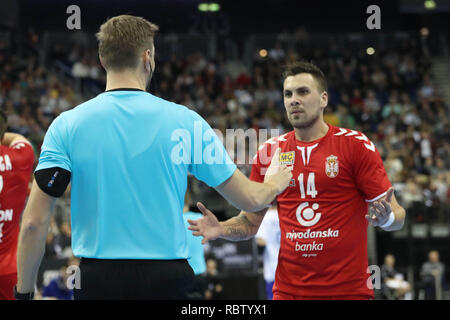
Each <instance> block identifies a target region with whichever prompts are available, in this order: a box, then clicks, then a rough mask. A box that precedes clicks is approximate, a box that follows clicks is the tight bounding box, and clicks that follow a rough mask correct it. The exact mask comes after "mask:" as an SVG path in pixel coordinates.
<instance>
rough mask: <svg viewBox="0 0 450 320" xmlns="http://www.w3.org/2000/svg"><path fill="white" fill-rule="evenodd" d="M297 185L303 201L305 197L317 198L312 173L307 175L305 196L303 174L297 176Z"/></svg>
mask: <svg viewBox="0 0 450 320" xmlns="http://www.w3.org/2000/svg"><path fill="white" fill-rule="evenodd" d="M298 184H299V186H300V195H301V198H302V199H304V198H305V197H306V195H308V196H311V198H315V197H316V196H317V193H318V192H317V190H316V183H315V175H314V172H310V173H309V175H308V181H307V183H306V194H305V183H304V174H303V173H300V174H299V175H298Z"/></svg>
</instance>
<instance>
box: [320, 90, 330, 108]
mask: <svg viewBox="0 0 450 320" xmlns="http://www.w3.org/2000/svg"><path fill="white" fill-rule="evenodd" d="M327 105H328V92H326V91H323V92H322V93H321V94H320V106H321V107H322V108H325V107H326V106H327Z"/></svg>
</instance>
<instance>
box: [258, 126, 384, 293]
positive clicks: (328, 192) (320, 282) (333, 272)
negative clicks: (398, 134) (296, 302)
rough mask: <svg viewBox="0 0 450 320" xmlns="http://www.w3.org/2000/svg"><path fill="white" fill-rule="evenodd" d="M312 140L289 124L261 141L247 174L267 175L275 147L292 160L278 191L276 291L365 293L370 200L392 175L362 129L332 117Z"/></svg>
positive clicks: (380, 193) (261, 177)
mask: <svg viewBox="0 0 450 320" xmlns="http://www.w3.org/2000/svg"><path fill="white" fill-rule="evenodd" d="M328 126H329V130H328V132H327V134H326V135H325V136H324V137H322V138H320V139H318V140H315V141H311V142H301V141H298V140H297V139H296V138H295V133H294V131H291V132H289V133H286V134H284V135H282V136H279V137H276V138H272V139H270V140H268V141H266V142H265V143H264V144H263V145H262V146H261V147H260V148H259V150H258V153H257V154H256V156H255V158H254V161H253V166H252V171H251V174H250V179H251V180H254V181H258V182H262V181H264V174H265V172H266V170H267V167H268V166H269V165H270V161H271V159H272V154H273V153H274V152H275V150H276V148H278V147H279V148H281V153H280V163H283V164H286V165H288V166H293V170H292V174H293V177H292V180H291V183H290V185H289V186H288V187H287V188H286V190H285V191H284V192H283V193H281V194H280V195H278V197H277V202H278V214H279V220H280V229H281V246H280V253H279V257H278V267H277V271H276V277H275V285H274V289H273V290H274V292H277V291H279V292H284V293H288V294H292V295H295V296H339V295H369V296H373V290H371V289H369V287H368V285H367V280H368V279H369V277H370V273H368V256H367V226H368V222H367V221H366V219H365V215H366V214H367V212H368V202H371V201H374V200H376V199H378V198H381V197H383V196H384V195H385V194H386V192H387V190H388V189H389V187H390V186H391V183H390V182H389V180H388V177H387V175H386V171H385V169H384V166H383V161H382V159H381V157H380V154H379V153H378V151H377V150H376V148H375V145H374V144H373V143H372V142H371V141H370V140H369V139H368V138H367V137H366V136H365V135H364V134H362V133H361V132H358V131H354V130H349V129H344V128H338V127H334V126H331V125H328Z"/></svg>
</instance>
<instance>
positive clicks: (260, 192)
mask: <svg viewBox="0 0 450 320" xmlns="http://www.w3.org/2000/svg"><path fill="white" fill-rule="evenodd" d="M279 153H280V149H277V151H276V153H275V155H274V157H273V159H275V161H271V163H270V166H269V168H268V170H267V173H266V175H265V177H264V183H259V182H255V181H251V180H250V179H249V178H247V177H246V176H245V175H244V174H243V173H242V172H241V171H240V170H239V169H237V170H235V171H234V173H233V175H232V176H231V178H229V179H228V180H226V181H225V182H224V183H222V184H220V185H219V186H217V187H216V188H215V189H216V190H217V191H218V192H219V193H220V194H221V195H222V196H223V197H224V198H225V199H226V200H228V201H229V202H230V203H231V204H232V205H234V206H235V207H236V208H238V209H241V210H243V211H248V212H259V211H261V210H263V209H266V208H267V207H269V206H270V205H271V203H272V201H273V200H275V197H276V196H277V195H278V194H280V193H281V192H283V191H284V189H286V187H287V186H288V185H289V182H290V181H291V179H292V172H291V170H292V168H288V167H286V166H285V165H280V163H279Z"/></svg>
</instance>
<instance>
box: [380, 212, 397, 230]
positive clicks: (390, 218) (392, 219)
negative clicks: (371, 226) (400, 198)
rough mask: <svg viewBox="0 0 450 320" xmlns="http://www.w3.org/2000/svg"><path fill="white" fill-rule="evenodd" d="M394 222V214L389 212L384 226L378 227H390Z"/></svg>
mask: <svg viewBox="0 0 450 320" xmlns="http://www.w3.org/2000/svg"><path fill="white" fill-rule="evenodd" d="M394 220H395V215H394V212H392V211H391V213H390V214H389V219H388V220H387V221H386V223H385V224H383V225H380V228H387V227H390V226H391V225H392V224H393V223H394Z"/></svg>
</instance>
